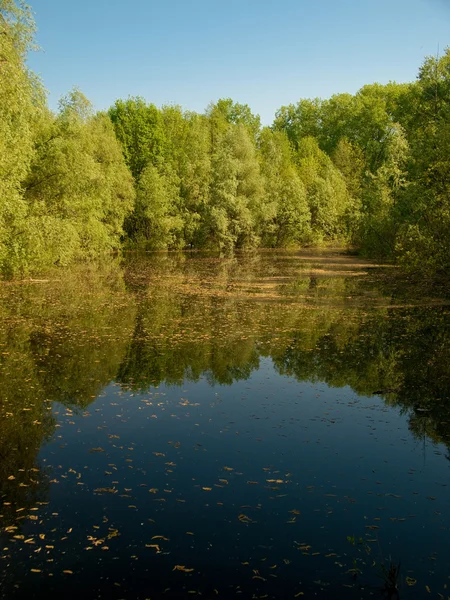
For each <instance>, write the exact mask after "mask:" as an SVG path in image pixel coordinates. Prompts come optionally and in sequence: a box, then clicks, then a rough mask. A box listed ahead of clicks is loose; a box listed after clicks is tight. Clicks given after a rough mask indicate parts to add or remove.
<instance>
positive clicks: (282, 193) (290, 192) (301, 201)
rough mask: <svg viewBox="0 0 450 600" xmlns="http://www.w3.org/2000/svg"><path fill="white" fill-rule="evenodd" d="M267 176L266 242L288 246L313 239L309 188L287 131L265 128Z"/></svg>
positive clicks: (263, 149)
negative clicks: (299, 168) (303, 177)
mask: <svg viewBox="0 0 450 600" xmlns="http://www.w3.org/2000/svg"><path fill="white" fill-rule="evenodd" d="M260 157H261V172H262V174H263V176H264V227H263V235H262V242H263V245H264V246H270V247H284V246H289V245H293V244H304V243H306V242H308V241H310V234H311V230H310V219H311V213H310V210H309V206H308V202H307V198H306V189H305V186H304V184H303V182H302V180H301V179H300V177H299V175H298V173H297V172H296V169H295V163H294V160H293V153H292V149H291V145H290V143H289V140H288V137H287V135H286V134H285V133H284V132H282V131H272V130H271V129H269V128H268V127H266V128H264V129H263V131H262V133H261V137H260Z"/></svg>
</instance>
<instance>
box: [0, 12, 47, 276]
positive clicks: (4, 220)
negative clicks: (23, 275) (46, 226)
mask: <svg viewBox="0 0 450 600" xmlns="http://www.w3.org/2000/svg"><path fill="white" fill-rule="evenodd" d="M34 32H35V24H34V20H33V17H32V13H31V9H30V8H29V7H28V6H27V5H26V4H24V3H23V2H21V1H20V0H19V1H18V2H14V1H13V0H0V270H1V271H2V272H3V273H4V274H12V273H14V272H16V271H17V270H20V269H21V266H22V257H21V249H20V241H19V240H18V239H17V238H16V236H15V230H16V227H20V224H21V223H22V222H23V220H24V218H25V215H26V207H25V204H24V202H23V198H22V190H21V184H22V181H23V179H24V178H25V177H26V175H27V173H28V170H29V167H30V163H31V160H32V157H33V151H34V128H35V126H36V123H37V121H38V120H39V116H40V112H41V110H42V109H43V106H44V93H43V91H42V87H41V84H40V82H39V81H38V80H37V78H36V77H35V76H33V75H32V73H30V72H29V71H28V69H27V68H26V65H25V59H26V55H27V53H28V51H29V50H31V49H32V48H33V39H34Z"/></svg>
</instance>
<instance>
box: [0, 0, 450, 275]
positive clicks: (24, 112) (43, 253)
mask: <svg viewBox="0 0 450 600" xmlns="http://www.w3.org/2000/svg"><path fill="white" fill-rule="evenodd" d="M34 35H35V23H34V19H33V15H32V12H31V9H30V8H29V7H27V6H26V5H25V4H23V3H22V2H21V1H20V0H18V1H14V0H0V271H1V274H2V276H3V277H4V278H11V277H23V276H28V275H31V274H33V273H37V272H42V271H44V270H46V269H49V268H51V267H53V266H55V265H61V266H67V265H70V264H72V263H74V262H76V261H80V260H86V259H92V258H96V257H99V256H102V255H105V254H110V253H113V252H117V251H120V250H123V249H125V250H130V249H141V250H162V249H168V250H177V249H186V248H188V249H208V250H214V251H217V252H220V253H224V254H229V253H232V252H233V251H235V250H250V249H253V248H258V247H264V248H284V247H302V246H314V245H322V244H323V245H327V244H339V245H342V246H344V247H349V248H351V249H354V250H357V251H359V252H360V253H361V254H363V255H364V256H368V257H373V258H375V259H377V260H383V261H390V262H393V263H396V264H399V265H400V266H401V267H402V268H403V269H404V270H405V271H406V272H408V273H412V274H420V275H424V274H426V275H427V276H429V277H439V278H448V276H449V275H450V49H447V50H445V51H444V52H443V53H442V55H440V56H436V57H426V58H425V59H424V61H423V64H422V65H421V66H420V67H419V70H418V75H417V79H416V81H414V82H411V83H402V84H397V83H393V82H391V83H388V84H386V85H381V84H378V83H374V84H368V85H365V86H364V87H362V88H361V89H360V90H359V91H358V92H357V93H356V94H354V95H352V94H348V93H341V94H339V93H338V94H336V95H334V96H332V97H331V98H329V99H318V98H315V99H300V100H299V101H298V102H297V103H296V104H290V105H287V106H282V107H281V108H280V109H279V110H278V111H277V112H276V114H275V118H274V121H273V124H272V125H271V126H270V127H267V126H264V127H263V126H262V125H261V122H260V118H259V116H258V115H255V114H253V113H252V111H251V109H250V108H249V106H247V105H246V104H240V103H238V102H235V101H233V100H232V99H230V98H225V99H220V100H219V101H217V102H216V103H212V104H210V105H209V106H208V107H207V108H206V110H205V112H204V113H203V114H198V113H195V112H191V111H186V110H183V109H182V108H181V107H179V106H177V105H167V106H162V107H157V106H155V105H154V104H152V103H149V102H147V101H146V100H145V99H143V98H139V97H133V98H131V97H130V98H127V99H118V100H117V101H116V102H115V103H114V104H113V106H111V107H110V109H109V110H108V111H107V112H95V111H94V109H93V107H92V105H91V104H90V102H89V101H88V100H87V99H86V97H85V96H84V95H83V94H82V92H81V91H80V90H78V89H73V90H71V91H69V92H68V94H67V95H66V96H65V97H63V98H62V99H61V100H60V103H59V110H58V111H57V113H56V114H55V113H54V112H53V111H51V110H50V109H49V107H48V105H47V98H46V92H45V88H44V85H43V83H42V82H41V80H40V79H39V78H38V77H37V76H36V75H35V74H34V73H32V72H31V71H30V70H29V69H28V68H27V65H26V59H27V56H28V53H29V52H30V51H31V50H32V49H33V48H34Z"/></svg>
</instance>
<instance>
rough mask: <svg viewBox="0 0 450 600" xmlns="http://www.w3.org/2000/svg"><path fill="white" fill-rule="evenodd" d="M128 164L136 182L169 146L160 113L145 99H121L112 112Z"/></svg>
mask: <svg viewBox="0 0 450 600" xmlns="http://www.w3.org/2000/svg"><path fill="white" fill-rule="evenodd" d="M108 114H109V117H110V119H111V121H112V123H113V125H114V131H115V132H116V136H117V139H118V140H119V142H120V143H121V146H122V150H123V154H124V156H125V162H126V164H127V165H128V167H129V169H130V170H131V173H132V174H133V177H134V178H135V180H138V179H139V177H140V175H141V173H142V171H143V170H144V168H145V167H146V166H147V164H148V163H149V162H152V163H153V164H156V162H157V161H158V160H159V159H160V158H161V156H162V152H163V147H164V143H165V139H164V133H163V124H162V118H161V113H160V111H159V110H158V109H157V108H156V106H155V105H154V104H147V103H146V102H145V100H144V99H143V98H139V97H138V98H128V100H125V101H124V100H117V101H116V102H115V104H114V106H112V107H111V108H110V109H109V111H108Z"/></svg>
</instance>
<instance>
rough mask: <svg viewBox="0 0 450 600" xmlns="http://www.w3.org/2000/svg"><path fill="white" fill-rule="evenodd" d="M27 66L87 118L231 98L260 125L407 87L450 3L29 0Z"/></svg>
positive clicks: (442, 28) (444, 41)
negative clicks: (298, 109) (133, 104)
mask: <svg viewBox="0 0 450 600" xmlns="http://www.w3.org/2000/svg"><path fill="white" fill-rule="evenodd" d="M29 3H30V4H31V7H32V8H33V10H34V12H35V18H36V22H37V26H38V33H37V42H38V44H39V45H40V46H41V48H42V50H41V51H40V52H38V53H33V55H32V56H30V59H29V65H30V66H31V68H32V69H33V70H34V71H35V72H37V73H39V74H40V75H41V76H42V78H43V80H44V84H45V86H46V88H47V89H48V91H49V102H50V106H51V108H56V106H57V101H58V98H59V97H60V96H61V95H63V94H65V93H66V92H68V91H69V90H70V89H71V88H72V87H73V86H78V87H79V88H80V89H81V91H82V92H83V93H84V94H85V95H86V96H87V97H88V98H89V99H90V100H91V102H92V103H93V104H94V107H95V108H96V109H105V108H108V107H109V106H110V105H111V104H112V103H113V102H114V101H115V100H116V99H117V98H127V97H128V96H143V97H144V98H145V99H146V100H147V101H149V102H153V103H154V104H156V105H157V106H160V105H161V104H167V103H174V104H180V105H181V106H182V107H183V108H185V109H189V110H195V111H198V112H203V110H204V109H205V108H206V106H207V105H208V104H209V103H210V102H211V101H216V100H218V99H219V98H226V97H231V98H232V99H233V100H234V101H237V102H241V103H246V104H249V105H250V107H251V109H252V111H253V112H255V113H258V114H260V115H261V118H262V121H263V123H264V124H270V123H271V122H272V121H273V117H274V114H275V111H276V110H277V109H278V108H279V107H280V106H282V105H286V104H289V103H291V102H296V101H297V100H299V99H300V98H309V97H316V96H320V97H323V98H326V97H329V96H331V95H332V94H334V93H339V92H350V93H354V92H356V91H357V90H358V89H359V88H360V87H361V86H362V85H364V84H365V83H373V82H375V81H377V82H380V83H386V82H388V81H398V82H404V81H413V80H414V79H415V77H416V75H417V71H418V68H419V66H420V64H421V63H422V61H423V58H424V57H425V56H426V55H430V54H433V55H435V54H436V53H437V52H438V49H440V50H441V51H442V50H443V49H444V48H445V47H446V46H449V45H450V0H227V1H224V0H164V1H156V0H128V2H123V1H122V2H118V1H117V0H76V1H73V0H29Z"/></svg>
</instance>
